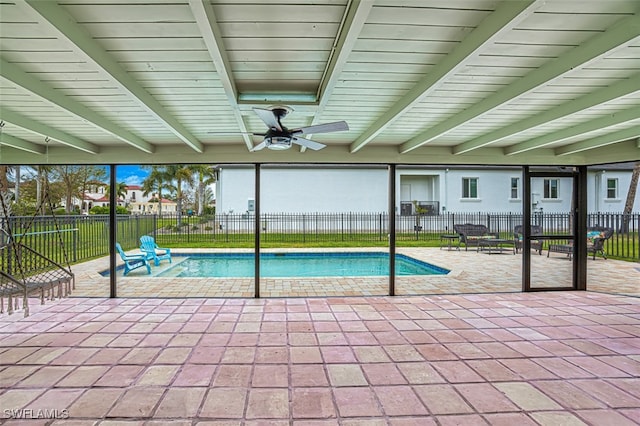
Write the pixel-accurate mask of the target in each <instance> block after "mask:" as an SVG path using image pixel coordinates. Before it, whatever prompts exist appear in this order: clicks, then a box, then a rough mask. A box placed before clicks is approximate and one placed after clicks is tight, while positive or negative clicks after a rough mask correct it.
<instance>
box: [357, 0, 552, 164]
mask: <svg viewBox="0 0 640 426" xmlns="http://www.w3.org/2000/svg"><path fill="white" fill-rule="evenodd" d="M543 3H544V2H543V1H540V0H537V1H529V0H528V1H505V2H502V3H501V4H500V6H499V7H498V8H497V9H496V10H495V11H494V12H493V13H492V14H491V15H489V16H488V17H487V18H486V19H484V20H483V21H482V22H481V23H480V25H478V27H476V28H475V29H474V30H473V31H472V32H471V33H470V34H469V35H468V36H467V37H466V38H465V39H464V40H463V41H462V42H461V43H460V44H459V45H458V46H457V47H456V48H455V49H454V50H453V51H452V52H451V53H450V54H448V55H447V56H446V57H445V58H444V59H443V60H442V61H440V62H438V64H437V65H435V66H434V67H433V68H432V69H431V70H430V71H429V73H427V74H426V75H425V76H424V77H423V78H422V79H421V80H420V81H419V82H418V83H417V84H416V85H415V86H414V87H413V88H412V89H411V90H409V92H408V93H407V94H406V95H405V96H403V97H402V98H401V99H400V100H398V101H397V102H396V103H395V104H394V105H393V106H392V107H391V108H389V110H388V111H387V112H386V113H385V114H383V115H382V116H381V117H379V118H378V119H377V120H376V121H375V122H374V123H373V124H372V125H371V126H369V127H368V128H367V129H366V130H365V131H364V132H362V134H361V135H360V136H359V137H358V138H357V139H356V140H355V141H354V142H353V143H352V144H351V146H350V148H349V150H350V152H352V153H353V152H357V151H359V150H360V149H362V148H363V147H364V146H366V145H367V144H368V143H369V142H371V141H372V140H373V139H374V138H375V137H376V136H378V135H379V134H380V133H382V131H384V130H385V129H386V128H387V127H389V126H390V125H391V124H392V123H393V122H394V121H395V120H397V119H398V118H399V117H401V116H402V115H403V114H405V113H406V112H407V111H409V110H411V109H412V108H413V107H414V106H416V105H417V104H418V103H420V102H421V101H422V100H423V99H424V98H425V97H427V96H428V95H430V94H431V93H432V92H433V91H434V90H436V89H437V87H438V85H439V84H440V83H442V82H443V81H444V80H446V78H447V77H449V76H450V75H452V74H454V73H455V72H456V71H458V70H459V69H461V68H462V67H463V66H465V64H466V63H467V61H469V60H470V59H471V58H473V57H474V56H475V55H477V54H478V52H479V51H480V50H481V49H482V48H483V47H485V46H487V45H489V44H491V43H493V41H494V40H495V39H496V38H497V37H498V36H499V35H501V34H502V33H504V32H506V31H508V30H510V29H511V28H512V27H514V26H515V25H516V24H517V23H518V22H520V21H521V20H522V19H524V18H525V17H526V16H529V15H530V14H532V13H533V12H534V11H535V9H537V8H538V7H540V6H541V5H542V4H543Z"/></svg>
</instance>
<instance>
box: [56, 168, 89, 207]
mask: <svg viewBox="0 0 640 426" xmlns="http://www.w3.org/2000/svg"><path fill="white" fill-rule="evenodd" d="M51 171H52V174H53V178H54V179H56V180H59V181H60V182H61V183H62V185H63V187H64V199H65V203H64V210H65V212H66V213H71V212H72V210H73V198H74V197H75V198H79V199H83V198H84V194H83V193H82V188H83V185H84V182H86V176H85V175H86V170H85V166H54V167H53V168H52V170H51Z"/></svg>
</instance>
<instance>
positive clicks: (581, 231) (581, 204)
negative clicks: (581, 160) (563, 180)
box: [573, 166, 588, 290]
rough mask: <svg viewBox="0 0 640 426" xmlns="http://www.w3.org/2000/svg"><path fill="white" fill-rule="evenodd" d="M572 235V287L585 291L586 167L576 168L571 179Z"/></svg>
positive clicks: (586, 258)
mask: <svg viewBox="0 0 640 426" xmlns="http://www.w3.org/2000/svg"><path fill="white" fill-rule="evenodd" d="M573 197H574V205H575V210H574V211H573V214H574V216H573V217H574V218H575V220H574V224H575V228H574V235H577V236H578V238H576V239H575V245H576V253H575V257H576V262H575V263H574V265H573V267H574V272H573V273H574V278H573V285H574V288H575V289H576V290H586V289H587V260H588V257H587V239H586V238H584V237H583V236H585V235H587V167H586V166H580V167H576V175H575V177H574V179H573Z"/></svg>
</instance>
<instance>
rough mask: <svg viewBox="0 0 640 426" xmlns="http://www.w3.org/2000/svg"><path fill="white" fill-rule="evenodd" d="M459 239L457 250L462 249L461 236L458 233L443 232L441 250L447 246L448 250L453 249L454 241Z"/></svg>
mask: <svg viewBox="0 0 640 426" xmlns="http://www.w3.org/2000/svg"><path fill="white" fill-rule="evenodd" d="M454 241H458V244H457V245H456V246H455V249H456V250H460V236H459V235H458V234H442V235H440V250H442V248H443V247H444V246H445V244H446V247H447V250H449V251H451V250H452V249H453V242H454Z"/></svg>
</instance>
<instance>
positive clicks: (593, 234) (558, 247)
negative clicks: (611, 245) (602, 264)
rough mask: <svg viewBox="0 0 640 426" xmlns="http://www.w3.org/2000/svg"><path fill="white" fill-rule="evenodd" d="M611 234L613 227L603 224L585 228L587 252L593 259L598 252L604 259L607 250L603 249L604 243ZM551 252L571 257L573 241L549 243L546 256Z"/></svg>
mask: <svg viewBox="0 0 640 426" xmlns="http://www.w3.org/2000/svg"><path fill="white" fill-rule="evenodd" d="M612 236H613V228H607V227H604V226H590V227H589V228H587V254H590V255H592V256H593V260H595V259H596V254H597V253H600V254H601V255H602V257H603V258H605V259H606V258H607V252H606V251H605V249H604V245H605V243H606V241H607V240H608V239H609V238H611V237H612ZM551 253H563V254H566V255H567V256H568V257H569V259H571V256H572V255H573V241H569V242H568V243H567V244H549V251H548V252H547V257H549V255H550V254H551Z"/></svg>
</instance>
